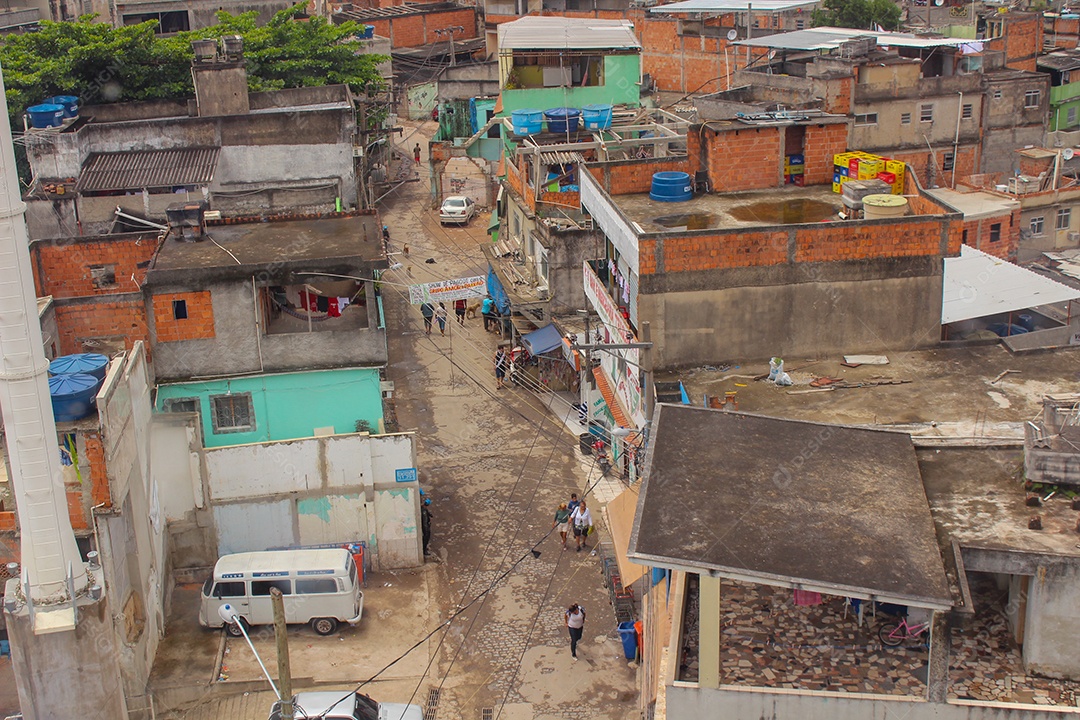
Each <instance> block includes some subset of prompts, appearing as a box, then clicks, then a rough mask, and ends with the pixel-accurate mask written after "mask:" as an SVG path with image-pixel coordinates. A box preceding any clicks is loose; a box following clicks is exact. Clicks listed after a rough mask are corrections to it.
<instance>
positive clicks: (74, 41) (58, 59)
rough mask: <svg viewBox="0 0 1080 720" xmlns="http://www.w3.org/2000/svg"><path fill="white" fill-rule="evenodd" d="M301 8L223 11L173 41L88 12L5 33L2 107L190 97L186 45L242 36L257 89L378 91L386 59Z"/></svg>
mask: <svg viewBox="0 0 1080 720" xmlns="http://www.w3.org/2000/svg"><path fill="white" fill-rule="evenodd" d="M303 9H304V6H303V4H300V5H296V6H295V7H292V8H289V9H286V10H282V11H281V12H279V13H277V15H275V16H274V17H273V19H271V21H270V22H269V23H267V24H266V25H261V26H260V25H258V24H257V23H256V21H255V18H256V15H257V14H256V13H255V12H248V13H243V14H241V15H230V14H229V13H226V12H219V13H218V24H217V25H214V26H213V27H209V28H205V29H203V30H197V31H190V32H184V33H178V34H176V35H174V36H172V37H160V36H158V35H155V34H154V28H155V26H156V21H150V22H145V23H141V24H139V25H131V26H127V27H121V28H113V27H112V26H110V25H107V24H104V23H98V22H94V18H93V17H92V16H90V17H84V18H80V19H79V20H78V21H76V22H42V23H41V29H40V30H39V31H38V32H34V33H26V34H22V35H9V36H7V37H6V38H4V40H3V44H2V45H0V67H2V68H3V73H4V83H5V85H6V88H7V101H8V110H9V112H10V113H11V115H12V116H13V117H14V118H17V117H19V116H20V115H21V114H22V113H23V111H24V110H25V109H26V107H27V106H29V105H33V104H35V103H38V102H41V100H42V99H44V98H46V97H49V96H51V95H77V96H79V97H80V98H82V101H83V102H84V103H87V104H89V103H107V102H119V101H131V100H160V99H180V98H186V97H191V96H192V95H193V94H194V88H193V87H192V84H191V69H190V68H191V59H192V57H193V53H192V50H191V41H192V40H196V39H199V38H219V37H221V36H223V35H240V36H241V37H243V39H244V57H245V59H246V60H247V71H248V87H249V88H250V89H251V90H253V91H260V90H277V89H281V88H290V87H309V86H314V85H333V84H338V83H343V84H347V85H349V86H350V88H352V90H353V92H355V93H357V94H373V93H374V92H376V91H377V90H379V89H381V87H382V85H383V83H382V79H381V78H380V77H379V74H378V71H377V70H376V66H377V65H378V63H380V62H382V61H383V60H385V59H386V58H385V57H383V56H379V55H370V54H361V53H360V48H361V46H360V41H359V40H357V39H356V37H357V34H358V33H359V32H360V30H361V27H360V25H359V24H357V23H354V22H346V23H343V24H341V25H333V24H330V23H328V22H326V21H325V20H323V19H321V18H312V19H310V20H309V21H307V22H298V21H297V18H298V17H299V16H300V15H302V14H303ZM16 126H17V125H16Z"/></svg>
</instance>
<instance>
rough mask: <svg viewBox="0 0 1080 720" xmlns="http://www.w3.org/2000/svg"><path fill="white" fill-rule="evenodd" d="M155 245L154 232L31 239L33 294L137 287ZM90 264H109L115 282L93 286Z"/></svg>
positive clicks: (96, 292) (68, 295)
mask: <svg viewBox="0 0 1080 720" xmlns="http://www.w3.org/2000/svg"><path fill="white" fill-rule="evenodd" d="M157 247H158V240H157V238H156V236H149V235H126V236H121V237H117V238H115V239H109V240H93V241H84V240H75V241H68V242H64V241H51V240H49V241H38V242H33V243H31V244H30V254H31V258H32V260H33V264H34V281H35V285H36V290H37V294H38V296H39V297H40V296H45V295H52V296H53V297H56V298H74V297H86V296H90V295H113V294H116V293H118V292H132V291H138V289H139V285H141V284H142V282H143V280H144V279H145V278H146V267H147V264H148V263H149V262H150V260H151V258H153V257H154V252H155V251H156V250H157ZM93 265H112V266H113V267H114V268H115V276H116V282H115V283H114V284H113V285H110V286H104V287H100V288H99V287H94V282H93V280H92V278H91V274H90V267H91V266H93ZM140 265H141V267H140ZM132 276H134V278H135V279H134V281H132ZM136 283H137V284H136Z"/></svg>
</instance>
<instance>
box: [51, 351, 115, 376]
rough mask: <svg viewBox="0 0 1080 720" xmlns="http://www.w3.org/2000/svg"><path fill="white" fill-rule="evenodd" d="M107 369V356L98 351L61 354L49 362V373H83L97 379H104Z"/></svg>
mask: <svg viewBox="0 0 1080 720" xmlns="http://www.w3.org/2000/svg"><path fill="white" fill-rule="evenodd" d="M108 369H109V358H108V357H107V356H106V355H101V354H100V353H77V354H75V355H63V356H61V357H58V358H56V359H55V360H53V361H52V362H51V363H49V374H50V375H76V374H79V373H84V374H86V375H93V376H94V377H95V378H97V379H98V380H104V379H105V371H106V370H108Z"/></svg>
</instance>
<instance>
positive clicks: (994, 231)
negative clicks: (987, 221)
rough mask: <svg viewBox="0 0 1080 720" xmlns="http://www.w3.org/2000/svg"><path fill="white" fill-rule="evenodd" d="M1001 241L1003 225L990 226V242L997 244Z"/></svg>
mask: <svg viewBox="0 0 1080 720" xmlns="http://www.w3.org/2000/svg"><path fill="white" fill-rule="evenodd" d="M1000 241H1001V223H994V224H993V225H991V226H990V242H992V243H996V242H1000Z"/></svg>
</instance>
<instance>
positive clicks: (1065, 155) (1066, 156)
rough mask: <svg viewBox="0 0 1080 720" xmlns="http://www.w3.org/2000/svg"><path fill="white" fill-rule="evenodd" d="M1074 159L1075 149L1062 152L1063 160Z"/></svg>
mask: <svg viewBox="0 0 1080 720" xmlns="http://www.w3.org/2000/svg"><path fill="white" fill-rule="evenodd" d="M1072 157H1073V149H1072V148H1065V149H1064V150H1062V151H1061V158H1062V159H1063V160H1072Z"/></svg>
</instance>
